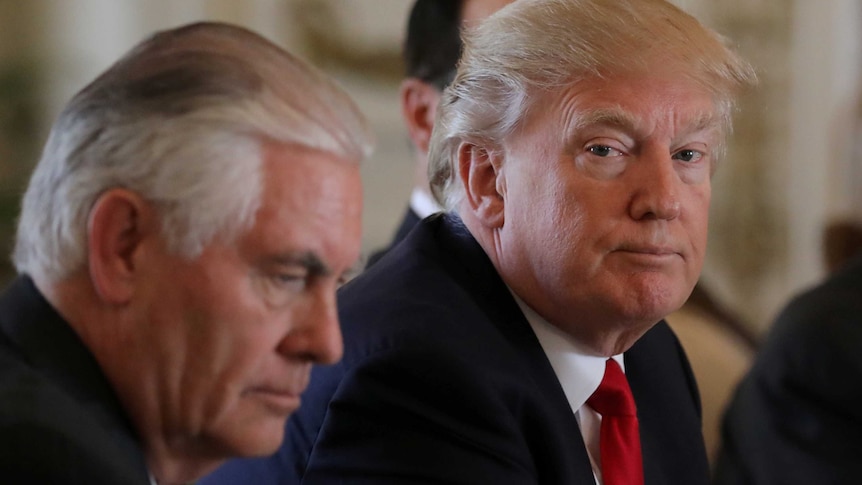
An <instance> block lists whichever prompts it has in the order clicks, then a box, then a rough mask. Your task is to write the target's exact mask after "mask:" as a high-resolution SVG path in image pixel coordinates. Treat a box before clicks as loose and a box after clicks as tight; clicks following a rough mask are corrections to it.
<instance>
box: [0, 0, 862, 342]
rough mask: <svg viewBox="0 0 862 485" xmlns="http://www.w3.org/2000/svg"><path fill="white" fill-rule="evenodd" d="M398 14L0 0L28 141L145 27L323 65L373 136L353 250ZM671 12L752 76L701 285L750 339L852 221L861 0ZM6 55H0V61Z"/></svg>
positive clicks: (231, 2) (381, 164)
mask: <svg viewBox="0 0 862 485" xmlns="http://www.w3.org/2000/svg"><path fill="white" fill-rule="evenodd" d="M25 3H26V4H27V5H28V7H27V8H24V7H22V5H23V4H25ZM409 3H410V2H408V1H407V0H330V1H325V0H248V1H245V2H240V1H238V0H184V1H182V2H177V1H173V0H28V2H13V1H10V0H0V31H2V32H12V30H9V29H10V27H11V26H14V27H15V31H18V32H23V34H20V35H17V36H15V39H17V41H16V42H18V43H19V44H20V43H24V44H26V45H27V46H28V47H27V48H26V49H25V48H24V47H22V46H20V45H17V46H16V47H15V49H14V51H15V52H19V51H32V52H33V54H32V55H33V56H34V57H35V58H37V59H38V60H39V62H40V63H41V66H42V69H43V71H41V74H40V75H37V74H36V73H34V76H36V78H37V80H38V81H39V85H40V86H41V87H42V88H44V91H43V92H44V94H43V96H42V98H41V99H42V103H41V105H40V106H41V108H40V112H39V119H40V120H42V122H41V124H40V126H41V128H40V129H41V130H42V131H41V132H40V133H39V135H38V136H39V137H40V139H41V138H43V137H44V130H45V129H46V127H47V126H48V124H49V123H50V120H51V119H52V118H53V116H54V115H55V114H56V112H57V111H58V110H59V108H60V106H62V104H63V103H64V102H65V101H66V100H67V99H68V98H69V97H70V96H71V95H72V94H73V93H74V92H75V91H76V90H77V89H79V88H80V87H81V86H82V85H83V84H84V83H85V82H87V81H88V80H89V79H91V78H92V77H93V76H94V75H95V74H96V73H97V72H99V71H100V70H102V69H104V68H105V67H106V66H107V65H108V64H109V63H110V62H112V61H113V60H114V59H116V58H117V57H118V56H119V55H120V54H121V53H123V52H124V51H125V50H127V49H128V48H129V47H130V46H131V45H132V44H134V43H135V42H137V41H138V40H140V39H141V38H142V37H143V36H144V35H146V34H147V33H149V32H150V31H152V30H154V29H160V28H165V27H169V26H173V25H177V24H180V23H185V22H189V21H192V20H196V19H202V18H214V19H221V20H230V21H234V22H237V23H240V24H244V25H247V26H250V27H252V28H254V29H255V30H258V31H259V32H261V33H263V34H265V35H267V36H268V37H270V38H271V39H273V40H274V41H276V42H278V43H280V44H282V45H284V46H286V47H288V48H289V49H290V50H292V51H294V52H296V53H297V54H299V55H300V56H302V57H305V58H307V59H310V60H312V61H313V62H315V63H316V64H319V65H321V66H322V67H323V68H324V69H326V70H327V71H329V72H331V73H332V74H333V75H335V76H336V77H337V78H338V79H339V80H341V82H342V83H343V84H344V85H345V87H346V88H347V89H348V90H349V91H350V92H351V93H352V94H353V95H354V96H355V97H356V99H357V101H358V103H359V104H360V106H361V107H362V109H363V110H364V111H365V112H366V113H367V115H368V116H369V118H371V120H372V122H373V124H374V126H375V130H376V132H377V135H378V138H379V147H378V151H377V153H376V155H375V156H374V157H373V159H372V160H371V161H370V162H369V163H368V164H366V166H365V167H364V169H363V172H364V176H365V194H366V207H365V212H364V217H365V221H364V223H365V224H364V225H365V237H364V241H363V247H364V248H365V249H366V250H370V249H372V248H375V247H378V246H380V245H382V244H385V242H386V241H387V240H388V239H389V237H390V235H391V233H392V231H393V229H394V225H395V224H396V223H397V221H398V219H399V217H400V215H401V213H402V211H403V209H404V207H405V203H406V200H407V195H408V193H409V185H410V179H411V168H412V167H411V165H410V152H409V149H408V143H407V141H406V135H405V132H404V130H403V128H402V127H401V123H400V118H399V112H398V106H397V98H396V93H397V86H398V77H399V72H400V71H399V67H398V58H397V55H398V51H399V45H398V44H399V41H400V38H401V34H402V30H403V24H404V19H405V16H406V14H407V9H408V8H409ZM676 3H677V4H679V5H681V6H682V7H683V8H685V9H687V10H688V11H690V12H692V13H693V14H695V15H696V16H698V17H699V18H701V20H703V21H704V22H705V23H706V24H708V25H710V26H712V27H714V28H716V29H717V30H719V31H720V32H722V33H723V34H725V35H726V36H727V37H729V39H730V40H731V42H732V43H733V44H735V45H736V46H737V47H738V48H739V49H740V50H741V51H742V52H743V53H744V55H745V56H746V57H747V58H749V59H750V60H751V61H752V62H753V63H754V64H755V65H756V66H757V68H758V71H759V73H760V77H761V86H760V88H759V89H758V90H757V91H756V92H754V93H751V94H749V95H748V96H746V98H745V99H744V100H743V105H742V110H741V111H740V113H739V116H738V117H737V122H736V127H737V129H736V133H735V135H734V137H733V142H732V144H731V147H730V151H729V156H728V159H727V160H726V161H725V164H724V166H723V167H721V168H720V170H719V173H718V174H717V175H716V178H715V179H714V185H715V187H714V207H713V213H712V216H713V217H712V227H711V231H712V232H711V236H710V248H709V255H708V259H707V265H706V268H705V273H704V278H705V281H707V283H708V284H709V286H710V287H712V288H713V289H714V291H715V293H716V294H717V296H718V297H719V298H720V299H721V300H723V301H724V302H725V303H727V304H728V305H729V306H730V307H732V308H733V309H735V310H736V311H737V312H738V313H740V314H741V315H742V316H743V317H744V318H745V319H746V320H747V321H748V323H749V324H750V325H751V326H752V327H754V328H756V329H757V330H758V331H762V330H763V329H765V328H766V326H767V325H768V323H769V322H770V321H771V319H772V317H773V316H774V314H775V312H776V311H777V310H778V308H779V307H780V306H781V305H782V304H783V303H784V302H785V301H786V299H787V298H789V297H790V295H791V294H793V293H795V292H797V291H799V290H800V289H801V288H803V287H805V286H807V285H810V284H812V283H814V282H815V281H817V280H818V279H819V278H821V277H822V275H823V269H822V265H821V262H820V252H819V251H820V249H819V234H820V229H821V227H822V225H823V224H824V222H825V221H826V220H827V219H828V218H829V217H831V216H832V215H834V214H838V213H850V214H854V215H856V216H859V215H860V212H862V210H860V204H862V196H860V194H862V190H859V189H860V184H862V180H860V179H862V169H860V168H859V167H858V164H859V162H860V160H856V161H854V162H850V161H849V158H848V154H847V153H846V150H843V149H842V148H841V147H843V146H845V145H846V144H847V143H846V142H845V141H846V135H843V134H842V132H841V130H840V127H841V126H842V123H840V122H838V120H841V119H846V117H848V116H849V113H850V112H851V111H852V110H850V109H849V107H850V106H855V104H854V101H853V98H854V96H855V93H856V86H857V84H858V77H859V69H860V66H859V64H860V58H862V56H860V45H862V41H860V30H862V27H860V23H862V14H860V12H859V10H860V5H859V3H860V2H858V1H857V0H817V1H814V0H678V1H677V2H676ZM13 5H15V6H14V7H13ZM327 7H334V8H333V9H330V10H327ZM6 37H8V36H0V40H4V43H5V41H6V40H7V39H6ZM10 42H11V41H10ZM11 45H13V44H10V43H6V44H5V46H6V48H5V49H4V48H3V46H0V62H4V59H7V58H8V55H7V54H8V52H9V51H10V48H9V46H11ZM842 117H844V118H842ZM842 136H844V137H845V138H842ZM0 141H2V140H0ZM0 163H2V162H0Z"/></svg>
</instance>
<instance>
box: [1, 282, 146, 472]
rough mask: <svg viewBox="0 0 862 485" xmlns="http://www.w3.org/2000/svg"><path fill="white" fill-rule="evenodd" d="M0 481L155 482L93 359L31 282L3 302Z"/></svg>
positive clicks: (10, 291) (19, 285) (11, 289)
mask: <svg viewBox="0 0 862 485" xmlns="http://www.w3.org/2000/svg"><path fill="white" fill-rule="evenodd" d="M0 483H4V484H6V483H8V484H54V483H58V484H60V483H62V484H88V485H91V484H106V485H107V484H111V485H116V484H133V485H134V484H141V485H146V484H148V483H149V479H148V476H147V470H146V466H145V464H144V458H143V455H142V453H141V450H140V449H139V447H138V444H137V443H136V440H135V436H134V433H133V431H132V428H131V426H130V424H129V422H128V420H127V419H126V417H125V414H124V413H123V411H122V408H121V407H120V404H119V402H118V400H117V397H116V396H115V395H114V393H113V391H112V390H111V388H110V386H109V385H108V382H107V380H106V379H105V377H104V375H103V374H102V372H101V370H100V369H99V366H98V365H97V363H96V361H95V359H93V357H92V356H91V355H90V353H89V352H88V351H87V350H86V348H85V347H84V345H83V344H82V343H81V341H80V340H79V338H78V336H77V334H75V332H74V331H73V330H72V329H71V327H69V326H68V325H67V324H66V322H65V321H63V319H62V318H61V317H60V315H58V314H57V313H56V312H55V311H54V309H53V308H52V307H51V306H50V305H49V304H48V302H47V301H45V299H44V298H43V297H42V295H41V294H40V293H39V292H38V290H37V289H36V288H35V286H34V285H33V282H32V281H31V280H30V278H28V277H26V276H24V277H18V278H17V279H16V280H14V281H13V282H12V284H11V286H10V287H9V288H8V289H7V290H6V292H5V293H4V294H3V295H2V297H0Z"/></svg>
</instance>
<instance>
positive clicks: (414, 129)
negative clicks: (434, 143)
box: [401, 77, 440, 154]
mask: <svg viewBox="0 0 862 485" xmlns="http://www.w3.org/2000/svg"><path fill="white" fill-rule="evenodd" d="M439 102H440V91H439V90H437V88H436V87H434V86H432V85H430V84H428V83H426V82H425V81H421V80H419V79H416V78H412V77H411V78H407V79H405V80H404V81H402V82H401V115H402V116H403V117H404V124H405V125H406V126H407V131H408V133H409V135H410V139H411V140H412V141H413V145H415V146H416V149H417V150H419V151H420V152H422V153H423V154H424V153H428V142H429V140H431V130H432V129H433V128H434V116H435V114H436V113H437V103H439Z"/></svg>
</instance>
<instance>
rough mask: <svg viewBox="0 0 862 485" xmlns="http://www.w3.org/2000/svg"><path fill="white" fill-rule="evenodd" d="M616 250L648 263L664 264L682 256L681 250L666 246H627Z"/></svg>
mask: <svg viewBox="0 0 862 485" xmlns="http://www.w3.org/2000/svg"><path fill="white" fill-rule="evenodd" d="M615 252H617V253H620V254H622V255H624V256H626V257H628V258H631V259H633V260H635V261H637V262H641V263H643V264H648V265H655V264H664V263H668V262H671V261H673V260H675V259H677V258H682V254H681V253H680V252H679V251H676V250H675V249H673V248H669V247H664V246H626V247H621V248H618V249H617V250H616V251H615Z"/></svg>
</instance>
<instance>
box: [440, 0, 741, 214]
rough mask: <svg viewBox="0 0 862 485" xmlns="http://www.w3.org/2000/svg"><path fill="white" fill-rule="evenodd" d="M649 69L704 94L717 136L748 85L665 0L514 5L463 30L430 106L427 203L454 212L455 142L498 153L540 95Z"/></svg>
mask: <svg viewBox="0 0 862 485" xmlns="http://www.w3.org/2000/svg"><path fill="white" fill-rule="evenodd" d="M657 65H670V66H672V67H674V68H679V75H680V76H686V77H688V78H689V79H691V80H692V81H694V82H696V83H698V84H700V85H702V86H704V87H705V88H706V89H708V90H709V92H711V93H712V94H713V96H714V100H715V105H716V110H717V112H718V115H719V116H720V117H721V118H722V121H723V125H724V129H725V133H729V131H730V128H731V114H732V113H731V112H732V109H733V105H734V98H735V96H736V95H737V94H738V92H740V91H741V90H742V89H743V88H746V87H748V86H750V85H753V84H754V83H755V79H756V75H755V73H754V70H753V69H752V68H751V66H750V65H749V64H747V63H746V62H745V61H743V60H742V59H740V58H739V57H738V56H737V55H736V54H734V53H733V52H732V51H731V50H730V49H729V48H727V47H726V46H725V43H724V40H723V39H722V38H721V37H720V36H719V35H718V34H716V33H715V32H713V31H712V30H710V29H707V28H706V27H704V26H703V25H701V24H700V23H699V22H698V21H697V20H696V19H694V18H693V17H691V16H690V15H688V14H686V13H685V12H683V11H682V10H680V9H679V8H677V7H675V6H673V5H671V4H670V3H667V2H666V1H664V0H615V1H613V2H609V1H607V0H519V1H517V2H514V3H512V4H510V5H509V6H507V7H504V8H503V9H501V10H499V11H498V12H497V13H496V14H494V15H492V16H491V17H489V18H488V19H487V20H485V21H484V22H483V23H481V24H480V25H479V26H478V27H477V28H476V29H475V30H473V31H470V32H467V33H465V38H464V53H463V55H462V58H461V63H460V65H459V67H458V73H457V75H456V77H455V81H454V82H453V83H452V84H451V85H450V86H449V87H448V88H447V89H446V91H445V92H444V94H443V98H442V100H441V102H440V106H439V108H438V110H437V120H436V122H435V127H434V132H433V134H432V137H431V142H430V146H429V167H428V174H429V181H430V184H431V190H432V192H433V193H434V196H435V198H436V199H437V201H438V202H440V203H441V204H442V205H443V206H444V207H446V208H447V209H453V208H455V207H457V205H458V203H459V202H460V200H461V199H462V197H463V186H462V185H461V184H460V183H459V182H458V178H457V170H455V167H454V164H455V163H457V156H458V155H457V154H458V147H459V145H460V144H461V143H462V142H467V143H475V144H480V145H482V146H485V147H486V148H490V149H499V148H501V147H502V143H503V140H505V139H506V138H507V137H509V136H511V135H512V134H514V133H516V131H517V129H518V128H519V127H520V125H521V123H522V122H523V120H524V119H527V118H528V117H529V115H530V113H531V110H532V109H534V105H535V102H536V100H537V99H538V98H539V96H540V95H543V94H542V93H554V92H556V91H559V90H561V89H563V88H565V87H567V86H570V85H571V84H572V83H574V82H577V81H579V80H582V79H588V78H607V77H609V76H613V75H615V74H639V73H646V72H649V71H650V70H651V69H653V68H655V67H656V66H657Z"/></svg>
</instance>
